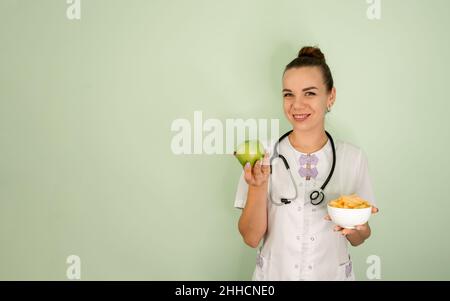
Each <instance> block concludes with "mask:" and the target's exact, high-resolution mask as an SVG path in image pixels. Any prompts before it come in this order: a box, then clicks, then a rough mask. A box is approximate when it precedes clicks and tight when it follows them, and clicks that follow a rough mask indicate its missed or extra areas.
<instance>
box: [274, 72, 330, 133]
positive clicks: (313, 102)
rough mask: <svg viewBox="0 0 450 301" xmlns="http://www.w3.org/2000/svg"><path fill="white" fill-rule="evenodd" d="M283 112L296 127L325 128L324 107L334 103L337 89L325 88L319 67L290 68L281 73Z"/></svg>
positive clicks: (296, 128) (308, 128) (325, 108)
mask: <svg viewBox="0 0 450 301" xmlns="http://www.w3.org/2000/svg"><path fill="white" fill-rule="evenodd" d="M282 93H283V103H284V104H283V108H284V115H285V116H286V118H287V119H288V120H289V122H290V123H291V124H292V126H293V128H294V129H295V130H298V131H311V130H316V129H323V128H324V120H325V119H324V118H325V113H326V111H327V107H330V108H331V106H332V105H333V103H334V100H335V96H336V89H335V88H334V87H333V89H332V90H331V92H330V93H329V92H327V89H326V86H325V83H324V79H323V76H322V73H321V71H320V69H319V67H300V68H291V69H289V70H287V71H286V72H285V73H284V76H283V90H282Z"/></svg>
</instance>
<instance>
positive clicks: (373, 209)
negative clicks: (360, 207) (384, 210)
mask: <svg viewBox="0 0 450 301" xmlns="http://www.w3.org/2000/svg"><path fill="white" fill-rule="evenodd" d="M378 211H380V209H378V208H377V207H372V214H373V213H378Z"/></svg>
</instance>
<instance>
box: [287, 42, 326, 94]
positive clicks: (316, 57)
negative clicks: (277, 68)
mask: <svg viewBox="0 0 450 301" xmlns="http://www.w3.org/2000/svg"><path fill="white" fill-rule="evenodd" d="M300 67H319V68H320V70H321V72H322V76H323V80H324V83H325V86H326V88H327V92H330V91H331V89H332V88H333V85H334V83H333V76H332V75H331V71H330V68H329V67H328V65H327V63H326V61H325V55H324V54H323V53H322V51H321V50H320V48H318V47H313V46H305V47H303V48H302V49H300V51H299V52H298V56H297V57H296V58H295V59H294V60H293V61H292V62H290V63H289V64H287V65H286V68H285V69H284V72H286V71H287V70H289V69H292V68H300ZM284 72H283V74H284Z"/></svg>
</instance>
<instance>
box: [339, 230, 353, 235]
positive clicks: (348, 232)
mask: <svg viewBox="0 0 450 301" xmlns="http://www.w3.org/2000/svg"><path fill="white" fill-rule="evenodd" d="M355 231H356V230H353V229H343V230H342V232H341V234H342V235H344V236H347V235H349V234H353V233H355Z"/></svg>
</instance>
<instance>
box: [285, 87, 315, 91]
mask: <svg viewBox="0 0 450 301" xmlns="http://www.w3.org/2000/svg"><path fill="white" fill-rule="evenodd" d="M312 89H316V90H319V89H318V88H317V87H314V86H311V87H307V88H304V89H302V92H305V91H308V90H312ZM281 92H292V90H289V89H283V91H281Z"/></svg>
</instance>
